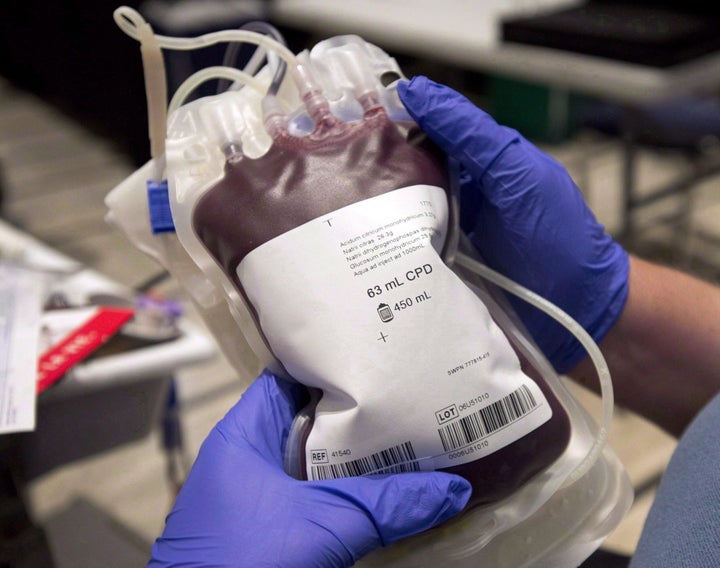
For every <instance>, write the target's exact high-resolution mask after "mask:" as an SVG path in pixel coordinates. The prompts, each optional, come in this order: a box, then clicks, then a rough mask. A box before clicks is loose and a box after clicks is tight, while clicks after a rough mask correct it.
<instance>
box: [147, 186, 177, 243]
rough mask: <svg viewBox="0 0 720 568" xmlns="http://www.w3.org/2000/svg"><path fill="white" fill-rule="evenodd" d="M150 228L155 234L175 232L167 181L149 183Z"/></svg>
mask: <svg viewBox="0 0 720 568" xmlns="http://www.w3.org/2000/svg"><path fill="white" fill-rule="evenodd" d="M147 195H148V206H149V209H150V227H151V228H152V232H153V233H154V234H157V233H172V232H175V223H173V218H172V211H170V198H169V197H168V184H167V180H163V181H148V182H147Z"/></svg>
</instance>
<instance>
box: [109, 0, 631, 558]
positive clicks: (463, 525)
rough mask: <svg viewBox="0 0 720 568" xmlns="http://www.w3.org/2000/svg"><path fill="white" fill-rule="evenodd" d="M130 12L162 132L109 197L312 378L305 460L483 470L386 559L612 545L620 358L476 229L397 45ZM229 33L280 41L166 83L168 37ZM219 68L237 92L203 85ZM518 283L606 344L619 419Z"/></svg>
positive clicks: (233, 342)
mask: <svg viewBox="0 0 720 568" xmlns="http://www.w3.org/2000/svg"><path fill="white" fill-rule="evenodd" d="M116 20H117V21H118V24H119V25H120V26H121V27H122V28H123V29H124V30H125V31H126V32H127V33H128V34H129V35H131V36H133V37H136V38H137V39H139V40H140V42H141V45H142V46H143V55H144V61H145V68H146V78H147V83H148V100H149V104H150V110H151V112H150V116H151V125H150V131H151V138H152V137H153V132H155V133H156V134H155V140H154V143H153V156H152V158H151V160H150V161H149V162H148V164H147V165H146V166H145V167H143V168H141V169H140V170H138V172H136V174H134V175H133V176H131V177H130V178H128V180H126V181H125V182H124V183H123V184H121V185H120V186H118V187H117V188H116V189H114V190H113V192H111V194H110V195H109V196H108V198H107V204H108V207H109V209H110V217H111V219H112V220H113V222H115V223H116V224H117V225H118V226H120V227H121V228H122V229H123V230H124V231H125V233H126V234H127V235H128V237H129V238H130V239H131V240H132V241H133V242H134V243H135V244H136V245H137V246H138V247H139V248H141V250H144V251H145V252H147V253H148V254H150V255H151V256H153V257H154V258H155V259H156V260H157V261H158V262H160V263H161V264H162V265H163V266H165V267H166V268H167V269H168V270H169V271H170V272H171V273H172V274H173V275H175V276H176V277H177V278H178V281H179V282H180V283H181V284H182V285H183V286H184V288H185V289H186V290H187V292H188V294H189V295H190V297H191V298H192V299H193V301H194V302H195V304H196V306H197V308H198V310H199V312H200V314H201V315H203V317H204V318H205V319H206V321H207V322H208V325H209V327H210V329H211V331H212V332H213V333H214V335H215V336H216V337H217V338H218V342H219V344H220V346H221V347H222V348H223V350H224V351H225V352H226V353H227V354H228V358H229V360H230V361H231V362H233V363H235V364H236V366H237V367H238V370H242V371H245V372H247V371H248V370H252V369H249V367H250V366H249V365H248V363H247V361H241V360H239V358H238V357H237V356H236V353H237V352H238V347H240V346H249V347H250V348H252V350H253V351H254V353H255V356H256V362H257V366H258V367H263V366H265V367H269V368H270V369H271V370H272V371H273V372H275V373H277V374H280V375H282V376H285V377H286V378H289V379H291V380H295V381H298V382H300V383H302V384H304V385H305V386H306V387H307V388H308V391H309V393H310V394H311V397H310V400H311V403H310V404H309V405H308V406H307V407H306V408H304V409H302V410H301V411H300V412H299V414H298V416H297V418H296V420H295V422H294V424H293V428H292V430H291V433H290V437H289V439H288V442H287V449H286V456H285V466H286V470H287V472H288V474H290V475H293V476H295V477H298V478H300V479H316V480H318V479H328V478H334V477H345V476H353V475H372V474H377V473H403V472H412V471H423V470H442V471H448V472H452V473H457V474H459V475H462V476H463V477H465V478H466V479H468V480H469V481H470V483H471V484H472V486H473V494H472V499H471V502H470V504H469V505H468V508H467V509H466V511H465V512H464V513H463V514H461V515H460V516H459V517H458V518H457V519H455V520H453V521H450V522H448V523H446V524H445V525H443V526H442V527H438V528H436V529H433V530H431V531H427V532H426V533H423V534H421V535H418V536H416V537H412V538H410V539H407V540H406V541H401V542H400V543H397V544H396V545H393V546H391V547H389V548H387V549H383V550H380V551H377V552H376V553H374V554H372V555H371V556H370V557H368V559H367V560H366V561H367V562H368V565H373V566H378V565H388V566H421V565H428V566H430V565H437V564H438V563H439V562H442V563H443V565H453V566H455V565H457V566H464V565H477V564H478V563H488V565H493V566H531V565H555V566H564V565H566V566H572V565H575V564H576V563H579V562H581V561H582V560H583V559H584V558H585V557H586V556H587V555H588V554H589V553H590V552H592V550H594V549H595V548H597V546H599V544H600V542H602V539H604V538H605V537H606V536H607V534H609V530H610V529H611V528H613V527H614V526H615V525H616V524H617V522H619V520H620V519H621V518H622V516H623V515H624V513H625V511H626V510H627V508H628V506H629V503H630V500H631V492H630V489H629V484H628V481H627V477H626V476H625V474H624V471H623V470H622V467H621V466H620V464H619V462H618V461H617V459H616V458H615V457H614V455H613V454H612V452H611V451H610V450H609V449H608V448H607V447H606V446H605V441H606V437H607V427H608V425H609V421H610V418H611V416H612V390H611V385H610V382H609V374H608V373H607V366H606V365H605V363H604V360H603V359H602V356H601V354H600V353H599V351H598V350H597V347H596V346H595V345H594V343H592V340H591V339H590V338H589V336H587V334H586V333H584V331H583V330H582V329H579V326H578V325H577V324H575V323H574V322H573V321H572V320H571V319H570V318H569V317H568V316H567V315H565V314H564V313H562V312H561V311H560V310H559V309H557V308H556V307H554V306H552V305H551V304H548V303H547V302H546V301H544V300H543V299H542V298H538V297H536V296H535V295H534V294H532V293H531V292H529V291H527V290H524V289H523V288H521V287H519V286H518V285H517V284H514V283H512V282H509V281H507V280H506V279H504V278H503V277H502V276H501V275H498V274H497V273H494V272H493V271H492V270H490V269H489V268H488V267H486V266H485V265H484V264H483V263H482V262H481V259H479V258H478V257H477V254H476V252H475V251H474V249H473V248H472V246H471V245H469V244H468V243H467V240H466V239H465V238H464V235H462V234H461V232H460V230H459V228H458V225H457V218H458V202H457V194H456V191H455V188H456V182H457V179H456V178H457V174H456V171H455V168H454V167H453V164H452V163H451V162H449V161H448V159H447V157H445V156H443V155H442V154H441V153H440V152H439V151H438V150H437V148H435V147H434V146H433V145H432V144H431V143H430V142H429V140H427V139H426V138H425V137H424V136H423V134H422V132H420V131H419V129H418V128H417V125H415V124H414V123H413V122H412V121H411V120H410V117H409V116H408V115H407V113H406V112H405V110H404V108H403V106H402V104H401V103H400V101H399V98H398V96H397V92H396V86H397V82H398V81H400V80H404V79H405V77H404V75H403V73H402V70H401V69H400V68H399V66H398V65H397V63H396V62H395V61H394V60H393V59H392V58H391V57H390V56H388V55H387V54H386V53H385V52H383V51H382V50H380V49H379V48H378V47H376V46H374V45H372V44H369V43H367V42H365V41H364V40H362V39H361V38H359V37H357V36H340V37H335V38H330V39H328V40H325V41H323V42H320V43H319V44H317V45H316V46H315V47H313V48H312V49H311V50H310V51H306V52H303V53H301V54H298V55H295V54H292V53H291V52H289V50H287V48H286V47H285V46H284V45H283V44H282V43H281V41H279V39H278V36H277V34H276V32H273V31H272V30H270V29H269V28H268V27H267V25H264V26H263V25H255V26H254V27H252V29H254V30H259V31H248V30H247V29H245V30H228V31H223V32H218V33H216V34H209V35H207V36H202V38H194V39H185V40H181V39H178V38H167V37H161V36H155V35H154V34H153V33H152V31H151V30H149V26H147V24H146V23H145V22H144V21H143V20H142V18H141V17H140V16H139V14H137V13H136V12H134V11H132V10H130V9H127V8H121V9H119V10H118V11H116ZM221 41H224V42H228V43H230V44H233V43H236V42H249V43H253V44H254V45H257V46H258V51H257V54H259V55H257V54H256V56H253V57H252V58H251V60H250V61H249V62H248V63H247V64H246V66H245V68H244V69H243V70H238V69H235V68H233V67H230V66H220V67H214V68H208V69H206V70H202V71H200V72H198V73H196V74H195V75H193V76H191V77H189V78H188V80H187V81H186V83H185V84H184V85H182V86H181V87H180V88H179V89H178V91H177V92H176V93H175V94H174V95H173V97H172V99H171V101H170V104H169V107H168V106H167V105H165V103H164V101H163V102H160V101H161V100H162V99H163V98H164V99H165V101H166V100H167V98H166V96H165V94H164V92H163V91H162V81H160V86H159V87H157V81H158V76H160V77H161V78H164V76H163V74H164V71H163V69H162V65H161V61H162V58H161V57H159V56H158V53H159V52H160V51H161V50H162V49H188V48H195V47H200V46H204V45H207V44H209V43H216V42H221ZM229 53H230V51H229ZM211 79H212V80H216V79H220V80H221V83H222V85H223V86H222V88H221V89H220V90H219V92H218V94H217V95H214V96H208V97H203V98H199V99H196V100H192V101H189V98H190V97H189V95H190V93H191V92H192V91H193V90H194V89H195V88H196V87H197V86H198V85H200V84H201V83H203V82H206V81H208V80H211ZM153 81H155V87H153V84H154V83H153ZM153 88H155V90H157V91H158V92H160V93H161V96H159V95H158V94H157V93H156V92H153ZM153 101H158V102H157V108H156V109H155V111H153ZM158 123H159V124H158ZM148 180H150V183H148ZM165 180H167V181H166V182H165ZM165 183H166V186H165ZM158 187H160V188H161V191H162V190H164V188H165V187H167V203H168V204H169V209H170V214H171V218H172V227H171V228H170V229H168V228H167V226H164V228H163V229H158V227H157V226H153V221H152V219H153V213H154V209H155V208H156V205H155V204H154V203H153V202H152V200H151V201H150V203H149V202H148V198H147V195H148V193H147V190H148V188H150V189H151V190H152V191H156V190H157V188H158ZM508 291H509V292H510V293H513V294H516V295H520V296H521V297H523V298H525V299H526V300H528V301H530V302H532V303H533V304H535V305H536V306H537V307H538V309H542V310H544V311H546V313H548V314H550V315H551V316H553V317H555V318H556V319H557V320H558V321H560V322H561V323H564V324H565V325H566V326H567V327H569V328H570V329H571V330H572V331H573V332H574V333H576V335H577V336H578V339H579V340H580V341H581V342H582V343H583V345H585V346H586V347H587V348H588V351H589V353H590V355H591V357H592V358H593V361H595V363H596V366H597V368H598V373H599V376H600V380H601V385H602V388H603V412H602V416H601V417H600V419H599V423H598V424H596V422H595V420H593V419H592V417H590V416H589V415H588V414H587V413H586V412H585V410H584V409H583V408H582V407H581V406H580V405H579V404H578V403H577V401H576V400H575V399H574V398H573V397H572V396H571V395H570V394H569V392H568V391H567V389H566V388H565V387H564V385H563V383H562V380H561V379H560V377H558V376H557V375H556V373H555V372H554V370H553V369H552V367H551V365H550V364H549V363H548V362H547V360H546V359H545V358H544V356H543V355H542V353H540V351H539V349H538V348H537V347H536V346H535V344H534V343H533V342H532V341H531V340H530V339H529V337H528V335H527V334H526V333H525V332H524V330H523V327H522V324H521V323H520V322H519V321H518V320H517V318H516V317H515V315H514V313H513V312H512V310H511V309H510V307H509V304H508V302H507V300H506V296H505V294H506V292H508ZM256 370H259V369H256ZM559 508H562V511H561V510H560V509H559ZM601 517H602V518H601ZM519 543H522V544H521V545H519ZM363 562H365V561H363ZM548 562H560V564H557V563H556V564H548ZM543 563H544V564H543ZM361 564H362V563H361Z"/></svg>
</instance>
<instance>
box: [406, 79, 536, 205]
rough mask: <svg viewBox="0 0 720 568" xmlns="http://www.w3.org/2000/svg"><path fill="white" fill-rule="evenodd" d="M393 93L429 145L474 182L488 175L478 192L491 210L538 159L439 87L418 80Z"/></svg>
mask: <svg viewBox="0 0 720 568" xmlns="http://www.w3.org/2000/svg"><path fill="white" fill-rule="evenodd" d="M397 90H398V94H399V96H400V100H401V101H402V103H403V104H404V105H405V108H406V109H407V111H408V113H409V114H410V116H411V117H412V118H413V120H415V122H417V124H418V126H420V128H421V129H422V130H423V131H424V132H425V134H427V135H428V136H429V137H430V138H431V139H432V140H433V142H435V144H437V145H438V146H439V147H440V148H441V149H442V150H443V151H444V152H445V153H446V154H448V155H450V156H453V157H454V158H456V159H457V160H459V162H460V164H462V166H463V167H464V168H465V170H466V171H467V172H468V173H469V174H470V175H471V176H472V177H473V178H474V179H476V180H478V181H480V180H482V178H483V176H485V175H486V174H489V175H490V176H491V178H492V180H490V181H491V183H483V184H482V187H481V189H482V191H483V193H484V194H485V196H486V197H487V198H488V199H490V201H492V202H495V204H496V205H500V203H497V201H499V200H501V199H502V198H504V197H507V196H508V191H512V188H513V187H515V186H517V184H516V183H515V181H516V179H517V177H519V176H522V175H524V173H526V172H528V171H532V170H531V169H530V168H529V164H527V162H528V161H529V160H531V159H533V156H534V157H536V158H538V159H543V158H542V156H540V153H539V152H536V151H535V150H534V148H533V147H532V146H531V145H530V144H529V143H528V142H526V141H525V139H524V138H523V137H522V136H521V135H520V134H519V133H518V132H517V131H516V130H513V129H511V128H508V127H505V126H501V125H499V124H498V123H497V122H495V120H494V119H493V118H492V117H491V116H490V115H489V114H487V113H486V112H484V111H483V110H481V109H479V108H478V107H477V106H475V104H473V103H472V102H471V101H470V100H468V99H467V98H466V97H465V96H463V95H461V94H460V93H458V92H457V91H454V90H453V89H451V88H449V87H446V86H445V85H441V84H439V83H435V82H434V81H432V80H430V79H428V78H427V77H423V76H418V77H415V78H413V79H412V80H411V81H410V82H401V83H399V84H398V87H397ZM499 158H501V160H499Z"/></svg>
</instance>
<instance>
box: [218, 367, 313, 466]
mask: <svg viewBox="0 0 720 568" xmlns="http://www.w3.org/2000/svg"><path fill="white" fill-rule="evenodd" d="M305 403H306V390H305V389H304V387H303V386H302V385H300V384H298V383H293V382H291V381H287V380H285V379H282V378H279V377H276V376H275V375H274V374H272V373H271V372H270V371H268V370H265V371H263V372H262V373H261V374H260V376H259V377H258V378H257V379H255V381H253V383H252V384H251V385H250V387H248V389H247V390H246V391H245V392H244V393H243V395H242V397H241V398H240V400H239V401H238V402H237V404H235V406H234V407H233V408H231V409H230V410H229V411H228V413H227V414H226V415H225V416H224V418H223V419H222V420H221V421H220V422H219V423H218V424H217V426H216V429H217V430H218V431H219V432H220V433H221V434H222V435H223V436H225V437H226V438H228V440H229V441H230V442H231V443H233V444H235V445H238V446H239V445H248V444H249V445H252V446H253V447H254V448H255V450H256V451H257V452H258V453H260V454H262V455H263V456H265V457H266V458H270V459H272V461H273V462H274V463H278V464H282V462H283V448H284V444H285V441H286V440H287V436H288V433H289V432H290V427H291V425H292V421H293V418H294V417H295V415H296V414H297V412H298V411H299V410H300V408H302V406H304V404H305Z"/></svg>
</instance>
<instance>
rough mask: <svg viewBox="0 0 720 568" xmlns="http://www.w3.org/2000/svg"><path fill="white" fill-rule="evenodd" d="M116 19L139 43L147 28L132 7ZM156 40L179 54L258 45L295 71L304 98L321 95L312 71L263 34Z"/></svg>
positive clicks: (123, 8)
mask: <svg viewBox="0 0 720 568" xmlns="http://www.w3.org/2000/svg"><path fill="white" fill-rule="evenodd" d="M113 18H114V19H115V23H116V24H117V25H118V27H119V28H120V29H121V30H122V31H123V32H125V33H126V34H127V35H128V36H130V37H131V38H133V39H135V40H138V41H139V33H138V30H139V29H140V28H141V27H142V26H144V25H147V24H146V23H145V20H144V19H143V17H142V15H140V13H139V12H137V11H136V10H134V9H132V8H129V7H128V6H121V7H120V8H117V9H116V10H115V12H114V13H113ZM155 38H156V41H157V44H158V45H159V46H160V47H162V48H165V49H174V50H178V51H191V50H194V49H201V48H204V47H209V46H211V45H215V44H217V43H235V42H244V43H250V44H253V45H257V46H259V47H262V48H264V49H267V50H270V51H272V52H273V53H276V54H277V55H278V57H280V58H281V59H282V60H283V61H285V63H286V64H287V66H288V68H289V69H290V70H291V73H292V76H293V79H294V81H295V84H296V86H297V88H298V90H299V91H300V95H301V98H303V99H304V98H305V97H307V96H310V95H317V93H319V91H320V89H319V87H318V86H317V85H316V84H315V82H314V80H313V79H312V77H311V76H310V74H309V73H308V71H307V70H306V69H305V68H304V66H303V65H301V64H300V62H299V61H298V59H297V57H296V56H295V54H294V53H293V52H292V51H290V50H289V49H288V48H287V47H285V46H284V45H283V44H282V43H280V42H278V41H277V40H275V39H273V38H271V37H269V36H266V35H264V34H261V33H257V32H251V31H248V30H223V31H218V32H212V33H209V34H204V35H201V36H197V37H193V38H176V37H169V36H163V35H156V36H155Z"/></svg>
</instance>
